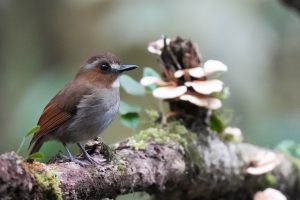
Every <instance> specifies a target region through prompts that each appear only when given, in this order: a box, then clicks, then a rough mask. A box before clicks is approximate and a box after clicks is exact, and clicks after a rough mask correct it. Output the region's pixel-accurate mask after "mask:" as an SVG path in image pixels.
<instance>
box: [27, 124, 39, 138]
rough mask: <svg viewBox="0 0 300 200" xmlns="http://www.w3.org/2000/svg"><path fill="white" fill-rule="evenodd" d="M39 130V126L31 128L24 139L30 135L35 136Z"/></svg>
mask: <svg viewBox="0 0 300 200" xmlns="http://www.w3.org/2000/svg"><path fill="white" fill-rule="evenodd" d="M39 130H40V126H39V125H37V126H36V127H33V128H32V129H31V130H30V131H29V132H28V133H26V135H25V137H28V136H30V135H33V134H35V133H36V132H38V131H39Z"/></svg>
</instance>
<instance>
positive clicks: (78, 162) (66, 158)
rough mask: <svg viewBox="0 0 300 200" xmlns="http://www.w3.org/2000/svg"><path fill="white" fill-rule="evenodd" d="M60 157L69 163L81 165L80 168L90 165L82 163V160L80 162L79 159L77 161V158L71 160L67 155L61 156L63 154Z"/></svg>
mask: <svg viewBox="0 0 300 200" xmlns="http://www.w3.org/2000/svg"><path fill="white" fill-rule="evenodd" d="M59 156H60V157H62V158H63V159H65V160H68V161H69V162H74V163H76V164H78V165H80V166H82V167H84V166H87V165H88V164H87V163H86V162H84V161H81V160H78V159H76V158H74V157H71V158H70V157H69V156H65V155H63V154H61V153H60V154H59Z"/></svg>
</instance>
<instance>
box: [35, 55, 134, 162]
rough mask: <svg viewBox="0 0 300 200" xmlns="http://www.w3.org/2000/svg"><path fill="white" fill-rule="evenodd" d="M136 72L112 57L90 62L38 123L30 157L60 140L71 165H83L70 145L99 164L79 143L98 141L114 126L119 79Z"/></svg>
mask: <svg viewBox="0 0 300 200" xmlns="http://www.w3.org/2000/svg"><path fill="white" fill-rule="evenodd" d="M135 68H137V66H136V65H121V64H120V60H119V59H118V58H117V57H116V56H115V55H113V54H111V53H103V54H99V55H96V56H93V57H91V58H90V59H88V60H87V62H86V63H85V64H84V65H83V66H82V67H81V68H80V69H79V72H78V73H77V74H76V76H75V78H74V80H72V81H71V82H70V83H68V84H67V85H66V86H65V88H64V89H62V90H61V91H60V92H59V93H58V94H57V95H56V96H55V97H54V98H53V99H52V100H51V101H50V102H49V103H48V105H47V106H46V107H45V108H44V111H43V113H42V115H41V117H40V119H39V121H38V125H39V126H40V129H39V131H38V132H37V133H35V134H34V136H33V138H32V140H31V142H30V145H29V148H30V154H32V153H35V152H37V151H39V149H40V148H41V146H42V145H43V143H44V142H46V141H48V140H57V141H59V142H61V143H62V144H63V146H64V147H65V149H66V151H67V153H68V158H69V159H70V160H71V161H74V162H77V163H81V161H79V160H77V159H75V158H74V157H73V156H72V154H71V153H70V151H69V149H68V148H67V143H76V144H77V145H78V146H79V148H80V149H81V151H82V153H83V155H84V157H85V158H86V159H87V160H88V161H90V162H91V163H97V162H96V161H95V160H94V159H93V158H92V157H91V156H90V155H89V154H88V153H87V152H86V151H85V149H84V148H83V147H82V145H81V144H80V143H79V142H82V141H85V140H89V139H93V138H95V137H97V136H98V135H99V134H100V133H101V132H102V131H103V130H104V129H105V128H106V127H107V126H108V125H109V124H110V123H111V122H112V120H113V119H114V117H115V116H116V114H117V112H118V108H119V102H120V95H119V86H120V83H119V76H120V74H122V72H125V71H129V70H132V69H135Z"/></svg>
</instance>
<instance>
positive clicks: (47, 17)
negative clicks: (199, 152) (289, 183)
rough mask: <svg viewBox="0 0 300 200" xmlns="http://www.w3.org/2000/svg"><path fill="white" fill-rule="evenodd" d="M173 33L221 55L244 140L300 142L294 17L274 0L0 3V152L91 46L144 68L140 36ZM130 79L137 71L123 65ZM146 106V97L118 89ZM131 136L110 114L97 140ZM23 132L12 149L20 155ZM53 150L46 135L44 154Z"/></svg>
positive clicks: (299, 25)
mask: <svg viewBox="0 0 300 200" xmlns="http://www.w3.org/2000/svg"><path fill="white" fill-rule="evenodd" d="M162 34H165V35H167V36H169V37H174V36H176V35H181V36H183V37H185V38H190V39H191V40H193V41H194V42H197V43H198V44H199V47H200V50H201V52H202V55H203V57H204V60H207V59H218V60H221V61H223V62H224V63H225V64H226V65H227V66H228V67H229V71H228V72H227V73H225V74H224V75H222V77H221V79H223V80H224V81H225V83H226V84H227V85H228V86H229V87H230V91H231V96H230V98H229V99H228V100H226V101H225V107H228V108H231V109H233V110H234V114H235V115H234V119H233V125H235V126H238V127H240V128H241V129H242V131H243V133H244V136H245V139H246V141H248V142H251V143H255V144H259V145H263V146H267V147H273V146H275V145H276V144H278V143H279V142H280V141H281V140H284V139H293V140H295V141H297V142H298V141H299V139H300V133H299V132H300V106H299V105H300V92H299V90H298V89H299V85H300V80H299V75H300V66H299V60H300V18H299V16H297V14H296V13H294V12H293V11H292V10H289V9H288V8H286V7H284V6H283V5H281V4H280V2H279V1H274V0H248V1H239V0H224V1H218V0H197V1H180V0H176V1H175V0H165V1H146V0H139V1H133V0H122V1H121V0H119V1H117V0H116V1H108V0H107V1H105V0H102V1H101V0H85V1H82V0H52V1H33V0H26V1H21V0H0V66H1V68H0V92H1V96H0V111H1V112H0V136H1V140H0V153H3V152H6V151H12V150H17V149H18V146H19V145H20V142H21V140H22V138H23V136H24V134H26V132H27V131H28V130H30V129H31V128H32V127H34V126H35V124H36V122H37V120H38V117H39V115H40V114H41V112H42V109H43V108H44V106H45V105H46V104H47V102H48V101H49V100H50V98H51V97H52V96H54V95H55V94H56V93H57V92H58V91H59V90H60V89H61V88H62V87H63V86H64V84H65V83H67V82H68V81H69V80H70V79H72V78H73V76H74V74H75V73H76V71H77V70H78V68H79V66H80V65H81V64H83V63H84V62H85V60H86V59H87V58H88V57H89V56H91V55H94V54H96V53H98V52H104V51H110V52H113V53H115V54H117V55H118V56H119V57H120V58H121V59H122V60H123V62H124V63H127V64H137V65H139V66H141V67H144V66H152V67H155V68H156V69H157V70H158V71H159V70H160V69H159V65H158V63H157V61H156V57H155V56H153V55H151V54H150V53H148V52H147V50H146V47H147V44H148V43H149V42H150V41H153V40H155V39H158V38H159V37H160V36H161V35H162ZM130 75H132V76H134V78H135V79H136V80H138V79H140V78H141V76H142V69H140V70H135V71H134V72H131V73H130ZM121 95H122V99H124V100H126V101H127V102H134V103H137V104H140V105H142V106H143V107H147V108H151V107H152V108H157V102H156V100H154V99H152V100H151V98H150V99H149V98H147V99H146V98H145V97H143V98H139V97H132V96H128V95H126V94H125V93H124V92H122V94H121ZM132 134H133V131H132V130H130V129H128V128H125V127H123V126H122V125H121V124H120V121H119V119H118V120H115V121H114V122H113V124H112V125H111V126H110V127H109V128H108V130H106V131H105V132H104V133H103V135H102V136H103V139H104V141H105V142H106V143H113V142H115V141H118V140H120V139H123V138H126V137H128V136H130V135H132ZM28 142H29V139H28V140H27V141H26V144H25V145H24V146H23V148H22V150H21V155H26V151H27V146H28ZM59 149H61V145H59V144H57V143H55V142H51V143H48V144H47V145H45V146H44V147H43V149H42V151H43V152H45V153H46V155H47V156H50V155H53V154H55V153H57V152H58V150H59Z"/></svg>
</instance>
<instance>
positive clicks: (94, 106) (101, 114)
mask: <svg viewBox="0 0 300 200" xmlns="http://www.w3.org/2000/svg"><path fill="white" fill-rule="evenodd" d="M101 94H103V92H99V93H94V94H92V95H88V96H85V98H84V99H83V100H82V101H81V102H80V104H79V105H78V107H77V113H76V115H75V116H74V117H72V119H70V120H69V121H68V122H67V123H66V124H64V125H63V126H61V127H60V128H59V129H58V130H57V131H56V134H55V135H56V136H57V137H56V138H54V139H58V140H60V141H62V142H65V143H75V142H81V141H85V140H89V139H94V138H96V137H97V136H98V135H99V134H100V133H101V132H102V131H103V130H104V129H106V128H107V126H108V125H109V124H110V123H111V122H112V120H113V119H114V118H115V116H116V114H117V112H118V108H119V102H120V98H119V92H118V91H112V92H110V93H108V94H106V95H105V96H103V95H101Z"/></svg>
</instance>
